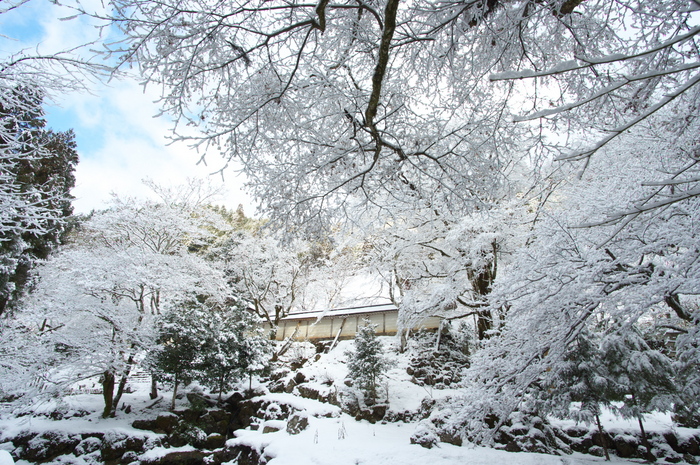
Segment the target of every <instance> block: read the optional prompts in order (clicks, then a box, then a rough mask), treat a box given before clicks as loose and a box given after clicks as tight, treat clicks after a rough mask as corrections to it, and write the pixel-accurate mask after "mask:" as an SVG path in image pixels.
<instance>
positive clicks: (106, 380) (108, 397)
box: [102, 370, 114, 418]
mask: <svg viewBox="0 0 700 465" xmlns="http://www.w3.org/2000/svg"><path fill="white" fill-rule="evenodd" d="M113 395H114V373H113V372H112V370H107V371H105V372H104V373H103V374H102V396H103V397H104V400H105V409H104V411H103V412H102V418H108V417H109V416H110V415H111V413H112V396H113Z"/></svg>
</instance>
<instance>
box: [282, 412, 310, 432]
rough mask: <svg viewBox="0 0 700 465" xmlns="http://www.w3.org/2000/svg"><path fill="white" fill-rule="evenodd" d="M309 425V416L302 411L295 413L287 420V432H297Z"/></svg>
mask: <svg viewBox="0 0 700 465" xmlns="http://www.w3.org/2000/svg"><path fill="white" fill-rule="evenodd" d="M308 427H309V418H308V417H307V416H306V414H304V413H295V414H294V415H292V417H291V418H290V419H289V421H288V422H287V433H289V434H299V433H301V432H302V431H304V430H305V429H306V428H308Z"/></svg>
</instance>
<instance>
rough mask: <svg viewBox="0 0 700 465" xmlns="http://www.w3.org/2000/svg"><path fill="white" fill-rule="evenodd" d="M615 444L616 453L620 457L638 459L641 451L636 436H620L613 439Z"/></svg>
mask: <svg viewBox="0 0 700 465" xmlns="http://www.w3.org/2000/svg"><path fill="white" fill-rule="evenodd" d="M613 443H614V444H615V453H616V454H617V456H618V457H622V458H631V457H637V450H638V449H639V441H638V440H637V438H635V437H634V436H630V435H628V434H619V435H617V436H615V438H614V439H613Z"/></svg>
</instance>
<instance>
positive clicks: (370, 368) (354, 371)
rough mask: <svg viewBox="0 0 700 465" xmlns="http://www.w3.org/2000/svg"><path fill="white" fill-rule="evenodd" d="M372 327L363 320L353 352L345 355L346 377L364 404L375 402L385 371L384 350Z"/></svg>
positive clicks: (367, 321)
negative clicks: (351, 381) (357, 389)
mask: <svg viewBox="0 0 700 465" xmlns="http://www.w3.org/2000/svg"><path fill="white" fill-rule="evenodd" d="M374 327H375V325H373V324H371V323H370V322H369V320H365V321H364V324H363V325H362V326H360V327H359V328H358V331H357V335H356V336H355V350H354V351H352V352H347V353H346V355H347V356H348V358H349V359H348V377H349V378H350V379H352V380H353V382H354V385H355V386H356V387H357V388H359V390H360V391H361V392H362V394H363V395H364V397H365V402H366V403H374V402H375V401H376V400H377V397H378V386H379V382H380V381H381V378H382V376H383V375H384V371H385V370H386V369H387V362H386V359H385V357H384V349H383V347H382V343H381V342H380V341H379V339H377V335H376V333H375V331H374ZM368 401H369V402H368Z"/></svg>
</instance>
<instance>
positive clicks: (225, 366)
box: [197, 301, 272, 400]
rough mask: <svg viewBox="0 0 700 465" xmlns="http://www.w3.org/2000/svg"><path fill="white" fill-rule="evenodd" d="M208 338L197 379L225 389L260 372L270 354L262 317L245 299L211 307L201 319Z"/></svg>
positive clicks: (213, 386) (215, 388)
mask: <svg viewBox="0 0 700 465" xmlns="http://www.w3.org/2000/svg"><path fill="white" fill-rule="evenodd" d="M199 324H200V325H202V327H203V331H202V334H203V335H204V337H205V339H204V340H203V341H201V342H202V345H201V357H202V358H201V360H200V361H199V362H198V363H197V371H198V374H197V379H198V381H199V382H200V383H202V384H203V385H204V386H206V387H208V388H210V389H212V390H213V391H216V392H218V394H219V400H221V396H222V395H223V393H224V392H226V391H228V390H229V389H231V388H232V387H233V386H234V383H235V382H237V381H240V380H241V379H243V378H244V377H245V376H251V375H252V374H253V373H256V372H261V371H262V370H263V369H264V368H265V366H266V365H267V362H268V361H269V359H270V356H271V350H272V345H271V342H270V341H269V339H268V338H267V337H265V335H264V334H263V329H262V325H260V320H259V319H258V318H256V317H255V316H254V315H253V314H251V313H250V312H249V311H248V310H247V309H246V308H245V302H242V301H229V302H227V303H226V305H224V306H216V307H213V308H211V309H210V311H209V315H208V318H205V319H202V320H200V323H199Z"/></svg>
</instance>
